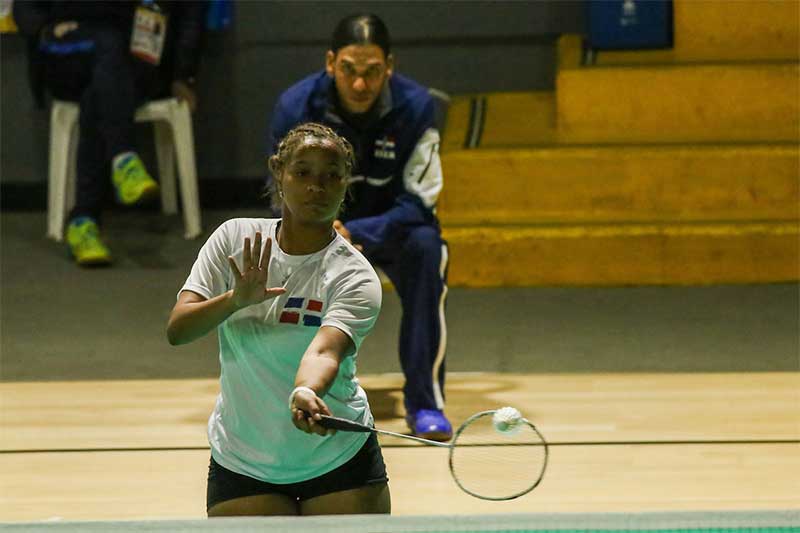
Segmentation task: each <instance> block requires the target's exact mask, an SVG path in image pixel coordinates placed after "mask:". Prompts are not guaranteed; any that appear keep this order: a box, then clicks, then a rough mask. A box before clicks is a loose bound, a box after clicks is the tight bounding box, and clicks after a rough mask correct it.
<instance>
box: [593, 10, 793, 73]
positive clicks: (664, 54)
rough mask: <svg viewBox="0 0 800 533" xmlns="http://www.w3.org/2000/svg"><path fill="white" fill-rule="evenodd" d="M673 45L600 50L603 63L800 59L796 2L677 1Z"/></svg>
mask: <svg viewBox="0 0 800 533" xmlns="http://www.w3.org/2000/svg"><path fill="white" fill-rule="evenodd" d="M673 6H674V7H673V21H674V23H673V27H674V42H673V47H672V48H670V49H665V50H634V51H599V52H597V53H596V55H595V61H596V64H598V65H631V64H643V63H715V62H731V61H735V62H747V61H776V60H793V61H797V60H798V59H800V2H797V1H796V0H773V1H765V0H736V1H735V2H720V1H718V0H673Z"/></svg>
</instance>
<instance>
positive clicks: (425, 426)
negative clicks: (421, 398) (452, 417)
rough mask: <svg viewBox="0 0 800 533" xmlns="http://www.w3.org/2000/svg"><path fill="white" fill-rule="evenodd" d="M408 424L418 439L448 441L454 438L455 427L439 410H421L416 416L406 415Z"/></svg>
mask: <svg viewBox="0 0 800 533" xmlns="http://www.w3.org/2000/svg"><path fill="white" fill-rule="evenodd" d="M406 424H408V427H409V429H411V432H412V433H413V434H414V436H416V437H421V438H423V439H430V440H436V441H440V442H444V441H448V440H450V439H451V438H452V437H453V426H451V425H450V421H449V420H447V417H446V416H444V413H443V412H441V411H440V410H438V409H420V410H419V411H417V412H416V413H414V414H407V415H406Z"/></svg>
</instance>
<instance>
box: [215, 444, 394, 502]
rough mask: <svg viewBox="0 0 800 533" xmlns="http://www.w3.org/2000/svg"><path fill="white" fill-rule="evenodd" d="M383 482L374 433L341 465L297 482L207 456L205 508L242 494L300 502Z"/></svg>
mask: <svg viewBox="0 0 800 533" xmlns="http://www.w3.org/2000/svg"><path fill="white" fill-rule="evenodd" d="M387 481H389V478H388V477H387V476H386V465H385V464H384V462H383V454H382V453H381V447H380V445H379V444H378V438H377V437H376V436H375V434H374V433H373V434H371V435H370V436H369V438H368V439H367V442H365V443H364V446H362V447H361V449H360V450H359V451H358V453H356V454H355V456H353V458H352V459H350V460H349V461H347V462H346V463H345V464H343V465H342V466H340V467H338V468H335V469H333V470H331V471H330V472H328V473H327V474H323V475H321V476H319V477H315V478H313V479H309V480H306V481H300V482H298V483H286V484H275V483H267V482H266V481H259V480H257V479H253V478H251V477H249V476H245V475H242V474H237V473H236V472H231V471H230V470H228V469H227V468H225V467H223V466H221V465H220V464H219V463H217V462H216V461H215V460H214V458H213V457H211V462H210V464H209V465H208V488H207V490H206V510H208V509H211V507H213V506H214V505H216V504H218V503H220V502H224V501H227V500H232V499H234V498H243V497H245V496H255V495H258V494H283V495H285V496H288V497H289V498H292V499H294V500H297V501H303V500H308V499H310V498H315V497H317V496H322V495H323V494H330V493H331V492H339V491H342V490H350V489H356V488H358V487H363V486H365V485H374V484H378V483H386V482H387Z"/></svg>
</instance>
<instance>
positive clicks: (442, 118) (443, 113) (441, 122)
mask: <svg viewBox="0 0 800 533" xmlns="http://www.w3.org/2000/svg"><path fill="white" fill-rule="evenodd" d="M428 94H430V95H431V96H432V97H433V101H434V103H435V104H436V109H435V110H434V114H435V118H434V121H435V122H436V128H437V129H438V130H439V135H440V136H441V137H442V138H444V128H445V126H446V125H447V110H448V108H449V107H450V95H449V94H447V93H446V92H444V91H441V90H439V89H435V88H433V87H430V88H429V89H428Z"/></svg>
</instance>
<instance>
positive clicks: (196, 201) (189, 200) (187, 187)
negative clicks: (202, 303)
mask: <svg viewBox="0 0 800 533" xmlns="http://www.w3.org/2000/svg"><path fill="white" fill-rule="evenodd" d="M79 115H80V108H79V107H78V104H76V103H73V102H65V101H61V100H54V101H53V104H52V108H51V110H50V169H49V177H48V193H47V236H48V237H50V238H51V239H54V240H56V241H62V240H63V238H64V218H65V214H66V212H67V210H68V209H70V208H71V207H72V206H73V205H75V181H76V180H75V161H76V158H77V147H78V117H79ZM135 120H136V122H153V130H154V132H155V145H156V156H157V158H158V174H159V178H160V179H159V183H160V186H161V210H162V211H163V212H164V213H168V214H174V213H177V212H178V203H177V198H176V194H175V193H176V191H175V162H176V161H175V160H176V157H177V164H178V179H179V180H180V186H181V204H182V208H183V222H184V237H186V238H187V239H193V238H195V237H197V236H198V235H200V234H201V233H202V228H201V226H200V196H199V193H198V190H197V167H196V166H195V160H194V135H193V133H192V115H191V112H190V111H189V106H188V104H186V102H179V101H178V100H177V99H176V98H167V99H164V100H153V101H152V102H148V103H146V104H144V105H143V106H141V107H140V108H139V109H137V110H136V117H135Z"/></svg>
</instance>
